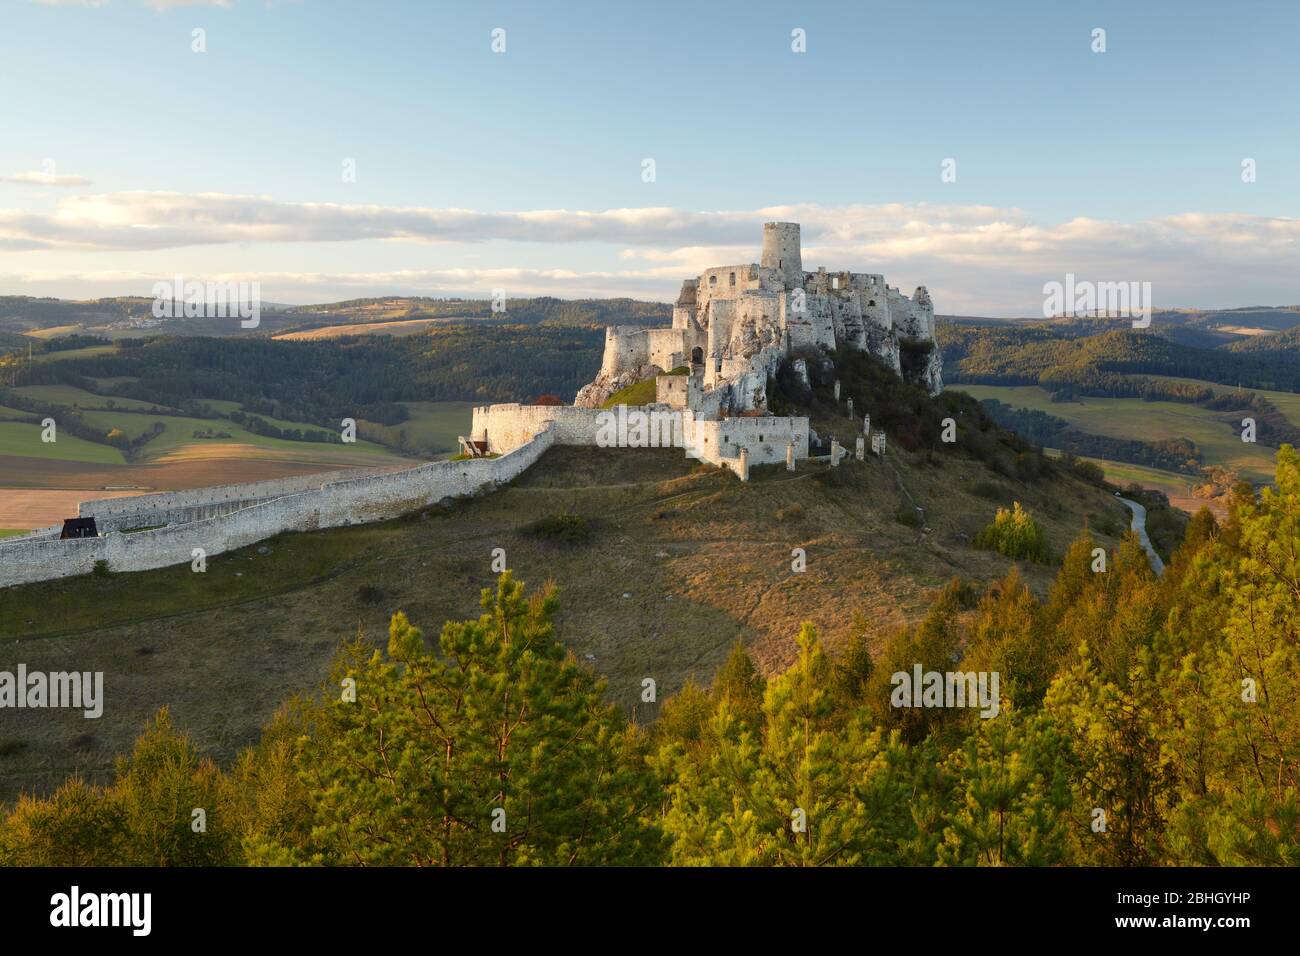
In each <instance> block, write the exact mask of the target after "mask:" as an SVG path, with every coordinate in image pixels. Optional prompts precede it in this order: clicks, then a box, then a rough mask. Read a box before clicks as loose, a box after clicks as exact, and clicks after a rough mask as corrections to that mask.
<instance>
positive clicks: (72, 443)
mask: <svg viewBox="0 0 1300 956" xmlns="http://www.w3.org/2000/svg"><path fill="white" fill-rule="evenodd" d="M41 432H42V428H41V426H40V425H26V424H23V423H21V422H0V455H17V456H18V457H21V458H50V459H56V460H59V461H84V462H91V463H93V464H99V465H121V464H125V463H126V459H124V458H123V457H122V453H121V452H120V451H118V450H117V449H116V448H112V447H110V446H109V445H97V444H95V443H94V442H88V441H86V440H85V439H83V438H77V437H76V436H75V435H69V434H68V433H67V432H56V433H55V434H56V436H57V439H58V440H57V441H53V442H43V441H41Z"/></svg>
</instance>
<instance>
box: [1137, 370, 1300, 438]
mask: <svg viewBox="0 0 1300 956" xmlns="http://www.w3.org/2000/svg"><path fill="white" fill-rule="evenodd" d="M1147 377H1148V378H1152V379H1157V380H1159V381H1162V382H1185V383H1187V384H1190V385H1204V386H1206V387H1207V388H1212V389H1214V390H1215V391H1216V392H1233V391H1236V389H1235V388H1234V387H1233V386H1232V385H1220V384H1219V383H1218V382H1206V381H1203V380H1201V379H1198V378H1177V377H1175V376H1173V375H1148V376H1147ZM1246 391H1250V392H1255V393H1257V394H1259V395H1263V396H1264V397H1265V398H1267V399H1268V400H1269V401H1270V402H1272V403H1273V404H1274V405H1276V406H1277V410H1278V411H1280V412H1281V413H1282V414H1283V415H1285V416H1286V419H1287V421H1289V422H1290V423H1291V424H1292V425H1295V426H1297V427H1300V395H1297V394H1296V393H1295V392H1275V391H1272V390H1271V389H1267V388H1251V389H1246Z"/></svg>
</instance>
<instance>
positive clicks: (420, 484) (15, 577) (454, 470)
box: [0, 427, 556, 587]
mask: <svg viewBox="0 0 1300 956" xmlns="http://www.w3.org/2000/svg"><path fill="white" fill-rule="evenodd" d="M555 437H556V432H555V430H554V429H553V428H551V427H546V428H544V429H543V430H542V431H541V432H539V433H538V434H537V436H536V437H535V439H534V440H533V441H531V442H529V443H527V444H526V445H524V446H521V447H519V448H517V449H515V450H514V451H512V452H510V453H509V454H505V455H502V456H501V457H500V458H478V459H473V460H470V461H438V462H432V463H430V464H427V465H420V466H418V467H416V468H411V469H407V470H406V471H400V472H392V473H389V474H383V475H373V476H369V477H362V478H355V479H350V480H343V481H335V482H331V483H327V484H325V485H323V486H322V487H319V488H315V489H309V490H304V491H298V492H295V493H293V494H288V495H284V496H282V497H279V498H275V499H273V500H270V501H264V502H261V503H259V504H254V505H251V506H249V507H245V508H241V509H239V510H236V511H232V512H230V513H228V514H223V515H219V516H217V517H212V518H207V519H204V520H200V521H193V522H190V523H187V524H184V525H179V526H176V527H171V528H160V529H158V530H155V531H140V532H136V533H134V534H123V533H121V532H111V533H109V534H107V535H104V536H102V537H98V538H77V539H70V540H67V541H60V540H58V539H51V538H36V539H33V538H23V539H16V540H14V541H12V542H9V543H7V544H5V545H3V546H0V587H7V586H9V585H14V584H24V583H27V582H31V581H44V580H49V579H51V578H62V577H70V576H73V575H79V574H89V573H90V571H91V570H92V569H93V568H94V565H95V562H96V561H98V560H101V559H102V560H106V561H107V562H108V565H109V569H110V570H112V571H115V572H118V571H145V570H149V569H151V568H161V567H167V566H168V565H173V564H180V563H186V564H188V563H189V562H190V561H191V560H192V555H193V551H194V549H196V548H200V549H202V550H203V552H204V553H205V554H206V555H207V556H212V555H217V554H221V553H223V552H225V551H232V550H235V549H237V548H242V547H246V546H248V545H250V544H254V543H256V542H258V541H262V540H264V539H266V538H270V537H273V536H274V535H277V534H280V533H282V532H285V531H310V530H313V529H316V528H330V527H339V526H342V525H349V524H360V523H363V522H368V521H380V520H385V519H387V518H394V517H397V516H398V515H401V514H404V513H406V512H408V511H412V510H415V509H417V508H421V507H425V506H428V505H432V504H436V503H437V502H439V501H442V500H443V499H446V498H455V497H460V496H464V495H473V494H478V493H480V492H483V491H486V490H490V489H491V488H494V487H496V486H498V485H500V484H503V483H505V482H508V481H510V480H512V479H513V478H515V477H517V476H518V475H520V474H521V473H522V472H523V471H524V470H525V469H527V468H528V467H529V466H530V465H532V464H533V463H534V462H535V461H536V460H537V459H538V458H539V457H541V455H542V453H543V452H545V451H546V449H547V448H550V447H551V446H552V445H553V444H555ZM318 477H319V476H318ZM150 523H156V522H150Z"/></svg>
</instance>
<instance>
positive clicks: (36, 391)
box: [14, 385, 166, 410]
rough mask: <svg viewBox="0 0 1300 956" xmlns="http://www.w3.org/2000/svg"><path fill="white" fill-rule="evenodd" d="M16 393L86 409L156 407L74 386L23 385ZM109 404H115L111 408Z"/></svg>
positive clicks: (53, 403) (35, 399) (39, 400)
mask: <svg viewBox="0 0 1300 956" xmlns="http://www.w3.org/2000/svg"><path fill="white" fill-rule="evenodd" d="M14 391H15V392H17V393H18V394H19V395H23V396H25V397H27V398H30V399H32V400H33V401H37V402H48V403H50V404H52V405H76V406H79V407H81V408H84V409H94V408H110V407H111V408H126V409H133V408H134V409H146V410H147V409H150V408H153V407H154V406H153V404H152V403H151V402H142V401H140V400H139V399H135V398H113V397H111V396H105V395H96V394H95V393H94V392H88V391H86V390H85V389H82V388H77V387H76V386H73V385H22V386H19V387H18V388H15V389H14ZM109 402H112V403H113V404H112V405H111V406H110V405H109ZM159 407H160V408H162V407H166V406H159Z"/></svg>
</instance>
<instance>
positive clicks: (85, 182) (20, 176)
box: [0, 170, 90, 186]
mask: <svg viewBox="0 0 1300 956" xmlns="http://www.w3.org/2000/svg"><path fill="white" fill-rule="evenodd" d="M0 183H14V184H16V185H19V186H89V185H90V180H89V179H87V178H86V177H85V176H77V175H75V174H73V173H69V174H67V175H62V176H60V175H57V174H55V173H47V172H41V171H40V170H32V171H31V172H27V173H0Z"/></svg>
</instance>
